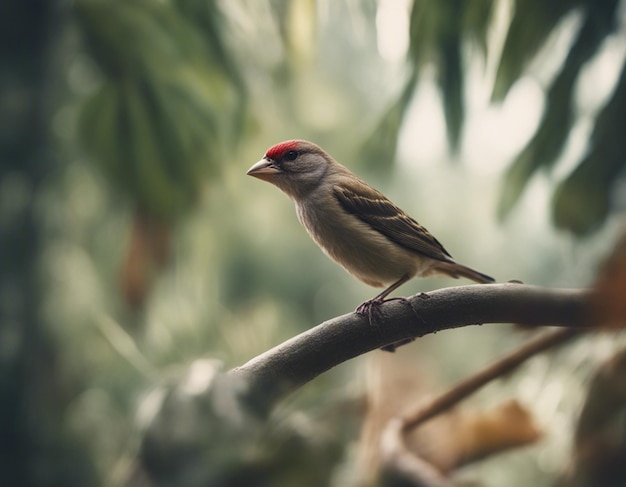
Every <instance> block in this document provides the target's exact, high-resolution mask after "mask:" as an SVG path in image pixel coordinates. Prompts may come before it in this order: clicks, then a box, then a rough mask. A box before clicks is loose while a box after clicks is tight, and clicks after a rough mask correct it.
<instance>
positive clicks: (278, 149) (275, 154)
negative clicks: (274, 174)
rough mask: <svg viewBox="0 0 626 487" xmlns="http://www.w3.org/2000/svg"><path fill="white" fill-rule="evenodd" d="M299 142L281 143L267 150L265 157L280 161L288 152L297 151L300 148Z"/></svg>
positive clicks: (288, 141)
mask: <svg viewBox="0 0 626 487" xmlns="http://www.w3.org/2000/svg"><path fill="white" fill-rule="evenodd" d="M298 145H299V143H298V141H297V140H287V141H285V142H281V143H280V144H276V145H275V146H273V147H270V148H269V149H267V152H266V153H265V157H268V158H270V159H273V160H278V159H280V158H281V157H282V156H283V155H284V154H285V153H286V152H288V151H290V150H296V149H297V148H298Z"/></svg>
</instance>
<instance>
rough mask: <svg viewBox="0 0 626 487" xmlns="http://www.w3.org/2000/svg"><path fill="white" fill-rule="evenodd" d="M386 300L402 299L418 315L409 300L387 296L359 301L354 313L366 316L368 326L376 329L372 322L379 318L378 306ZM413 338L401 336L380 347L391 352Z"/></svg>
mask: <svg viewBox="0 0 626 487" xmlns="http://www.w3.org/2000/svg"><path fill="white" fill-rule="evenodd" d="M388 301H402V302H403V303H405V304H407V305H409V306H410V308H411V309H412V310H413V313H415V315H416V316H419V315H418V314H417V311H416V309H415V307H414V306H413V305H412V304H411V301H409V300H408V299H407V298H403V297H396V298H388V299H384V298H380V297H376V298H373V299H370V300H368V301H365V302H364V303H361V304H360V305H359V306H358V307H357V308H356V310H355V313H356V314H358V315H361V316H367V317H368V319H369V322H370V326H374V327H376V328H377V329H378V325H376V324H375V323H374V319H375V318H380V316H381V311H380V306H381V305H382V304H383V303H386V302H388ZM414 340H415V338H403V339H402V340H398V341H397V342H393V343H390V344H389V345H385V346H384V347H381V348H380V349H381V350H383V351H385V352H392V353H393V352H395V351H396V348H398V347H400V346H402V345H406V344H407V343H411V342H412V341H414Z"/></svg>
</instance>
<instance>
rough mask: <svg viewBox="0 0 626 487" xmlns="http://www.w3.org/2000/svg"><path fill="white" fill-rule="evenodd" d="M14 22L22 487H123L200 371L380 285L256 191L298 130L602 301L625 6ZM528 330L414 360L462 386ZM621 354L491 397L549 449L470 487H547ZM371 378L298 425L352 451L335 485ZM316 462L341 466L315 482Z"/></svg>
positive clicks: (168, 12)
mask: <svg viewBox="0 0 626 487" xmlns="http://www.w3.org/2000/svg"><path fill="white" fill-rule="evenodd" d="M0 11H1V13H2V15H0V19H1V20H0V27H1V28H0V32H1V37H2V40H3V42H2V54H3V55H2V56H1V57H0V106H1V107H2V110H0V151H1V152H0V154H1V156H0V170H1V173H0V174H1V180H0V241H1V242H2V244H1V245H0V264H1V267H0V279H1V285H0V381H1V389H0V394H1V398H0V409H1V414H0V422H1V428H2V429H1V433H2V434H1V436H0V442H1V446H0V449H1V450H2V458H1V459H0V478H3V479H6V482H5V481H4V480H3V482H2V483H3V485H11V486H13V485H15V486H27V485H28V486H48V485H50V486H52V485H65V486H69V485H81V486H84V485H117V484H119V483H121V482H123V480H124V479H125V478H126V477H127V476H128V471H129V470H132V467H131V465H132V464H133V462H134V458H135V457H136V455H137V451H138V448H139V444H140V438H141V425H142V424H143V423H145V421H146V415H147V413H146V412H145V410H146V409H147V408H146V407H144V408H143V409H142V405H145V404H146V403H147V402H149V401H148V399H147V398H149V397H150V393H151V391H153V390H154V389H155V387H157V386H158V385H159V384H163V382H164V381H166V380H167V378H168V377H171V376H174V375H176V374H177V372H178V371H180V370H183V369H184V368H185V367H186V366H187V365H189V364H190V363H192V362H193V361H194V360H196V359H199V358H201V357H212V358H217V359H219V360H221V361H222V362H223V363H224V367H225V368H226V369H228V368H230V367H234V366H236V365H238V364H241V363H243V362H245V361H247V360H248V359H250V358H252V357H254V356H255V355H257V354H259V353H261V352H263V351H265V350H267V349H269V348H271V347H272V346H274V345H276V344H278V343H280V342H281V341H283V340H285V339H287V338H289V337H291V336H293V335H295V334H297V333H299V332H301V331H304V330H306V329H307V328H309V327H311V326H313V325H315V324H317V323H319V322H321V321H323V320H326V319H329V318H331V317H333V316H336V315H339V314H343V313H347V312H349V311H351V310H353V309H354V308H355V307H356V306H357V305H358V304H359V303H360V302H362V301H363V300H365V299H367V298H369V297H371V296H372V295H373V294H374V293H375V292H376V291H375V290H374V289H371V288H368V287H367V286H365V285H363V284H361V283H359V282H356V281H355V280H354V279H353V278H351V277H350V276H348V275H347V274H346V273H345V272H344V271H343V270H342V269H341V268H339V267H338V266H336V265H335V264H334V263H332V262H330V261H329V260H328V259H327V258H326V257H325V256H324V255H323V254H322V253H321V252H320V251H319V250H318V249H317V247H316V246H315V245H314V244H313V243H312V242H311V241H310V239H309V238H308V236H307V235H306V233H305V232H304V230H303V229H302V228H301V227H300V226H299V224H298V222H297V220H296V217H295V214H294V210H293V207H292V204H291V203H290V201H289V200H288V199H287V198H285V196H284V195H282V194H281V193H280V192H278V191H277V190H276V189H275V188H272V187H271V186H269V185H267V184H262V183H260V182H259V181H257V180H254V179H252V178H249V177H246V176H245V172H246V170H247V169H248V168H249V166H250V165H252V163H254V162H255V161H257V160H258V159H259V158H260V157H261V156H262V155H263V153H264V152H265V150H266V149H267V148H268V147H270V146H271V145H273V144H275V143H277V142H279V141H282V140H285V139H290V138H304V139H309V140H312V141H314V142H316V143H318V144H319V145H321V146H322V147H324V148H325V149H326V150H327V151H328V152H329V153H331V154H332V155H333V156H334V157H335V158H337V159H338V160H339V161H340V162H342V163H344V164H345V165H347V166H348V167H349V168H351V169H352V170H354V171H355V172H357V173H359V174H360V175H361V176H363V177H364V178H365V179H367V180H369V181H370V182H372V183H373V184H375V185H376V186H377V187H378V188H379V189H381V190H382V191H383V192H385V193H386V194H387V195H388V196H390V197H391V198H392V199H393V200H394V201H395V202H396V203H397V204H399V205H400V206H401V207H402V208H404V209H405V210H406V211H407V212H408V213H410V214H411V215H412V216H414V217H415V218H416V219H417V220H418V221H420V223H422V224H424V225H425V226H426V227H427V228H428V229H429V230H430V231H431V232H432V233H433V234H435V235H436V236H437V237H438V238H439V239H440V240H441V241H442V242H443V243H444V245H445V246H446V248H447V249H448V250H449V251H450V252H451V253H452V255H454V256H455V258H457V259H458V260H459V261H461V262H463V263H466V264H468V265H470V266H472V267H475V268H477V269H480V270H481V271H483V272H485V273H487V274H490V275H493V276H494V277H495V278H496V279H497V280H498V281H506V280H509V279H520V280H522V281H524V282H526V283H532V284H539V285H545V286H549V287H584V286H586V285H588V284H589V283H590V282H591V281H592V279H593V276H594V274H595V270H596V268H597V265H598V262H599V261H600V259H601V258H602V256H604V255H606V254H607V253H608V252H609V251H610V250H611V248H612V245H613V242H614V240H615V236H616V235H617V234H618V232H619V230H620V227H621V226H622V224H623V214H624V208H625V207H626V198H625V197H624V194H626V191H625V190H624V184H625V182H624V178H623V168H624V164H625V161H626V137H624V127H626V74H625V72H626V71H625V68H624V66H625V65H624V55H625V53H626V31H625V25H624V23H625V14H624V5H623V2H622V3H620V2H617V1H608V0H605V1H602V2H591V1H590V0H589V1H584V0H580V1H573V0H567V1H565V0H561V1H557V2H544V1H540V0H528V1H524V2H522V1H513V0H511V1H496V0H471V1H466V2H461V1H458V0H445V1H443V0H438V1H437V0H423V1H415V4H413V2H412V1H411V0H397V1H396V0H356V1H347V0H346V1H331V0H319V1H315V0H293V1H279V0H257V1H251V0H248V1H245V0H229V1H215V2H213V1H209V0H204V1H202V0H76V1H73V2H70V1H61V0H59V1H56V2H54V1H50V2H48V1H44V0H39V1H35V0H33V1H31V2H23V1H21V0H6V1H5V2H3V4H2V7H0ZM455 284H457V282H454V281H449V280H444V279H429V280H424V281H414V282H411V283H409V284H407V285H405V286H403V288H402V290H401V292H402V293H403V294H405V295H408V294H413V293H416V292H419V291H427V290H431V289H435V288H438V287H443V286H450V285H455ZM469 340H471V343H472V346H471V348H468V347H467V343H468V341H469ZM519 340H520V335H519V334H517V333H514V332H512V331H511V330H510V329H509V328H508V327H503V326H502V327H482V328H480V329H476V328H468V329H461V330H455V331H453V332H448V333H442V334H438V335H437V336H433V337H428V338H425V339H423V340H420V341H418V343H416V344H414V345H411V346H410V347H405V348H406V351H403V352H402V353H401V354H400V355H407V354H408V355H409V356H411V357H415V356H419V360H418V361H417V362H416V363H415V364H414V365H415V367H416V370H420V373H419V374H420V375H426V376H428V379H429V382H431V383H432V384H433V387H434V388H435V389H440V388H441V387H443V385H444V384H446V383H450V382H451V381H453V380H456V379H459V378H460V377H463V376H464V375H465V374H467V373H468V371H471V370H474V369H476V368H477V367H479V366H480V365H481V364H485V363H487V362H488V361H489V358H490V357H493V356H494V355H496V354H498V353H500V352H501V351H503V350H505V349H507V348H510V347H511V346H512V345H513V344H515V343H517V342H518V341H519ZM612 347H614V339H613V338H610V337H606V336H605V337H597V338H594V339H593V340H588V341H586V342H585V343H584V344H578V345H575V346H573V347H570V349H568V350H567V351H566V352H563V353H561V354H560V355H559V356H558V357H556V358H553V359H550V360H548V359H546V358H544V359H538V360H536V361H534V362H532V363H531V364H529V365H528V367H527V368H526V370H525V371H524V372H522V373H521V374H520V376H519V377H516V378H511V379H509V380H507V381H504V382H503V383H500V384H499V385H498V386H493V387H491V388H490V389H489V390H488V391H486V392H485V393H484V394H483V396H481V398H478V399H476V401H477V402H478V403H481V401H482V403H485V404H487V403H490V402H491V401H492V400H493V398H494V397H508V396H510V395H514V396H516V397H518V399H519V400H520V401H522V402H527V403H529V405H530V406H533V407H532V409H533V412H534V413H535V414H536V416H537V419H538V422H539V423H541V424H543V425H548V426H549V428H548V430H549V435H547V437H546V438H544V440H543V441H542V442H541V443H540V444H538V445H537V446H535V447H533V448H531V449H526V450H524V451H523V452H522V453H513V454H510V455H507V456H505V457H497V459H493V460H489V461H487V462H484V463H483V464H481V465H480V466H478V467H475V468H474V470H472V471H471V472H469V474H468V475H469V479H470V481H473V482H476V483H477V484H478V485H494V486H495V485H509V486H514V485H520V486H521V485H529V484H532V485H552V482H553V479H554V478H555V476H556V475H557V473H558V472H559V471H560V470H561V469H562V468H564V466H565V465H566V464H567V461H568V458H569V457H568V455H569V450H568V449H569V441H570V440H571V435H572V421H573V418H574V415H575V413H576V411H577V410H578V408H579V407H580V401H581V400H582V396H583V395H584V380H585V378H586V377H587V376H588V375H589V373H590V372H589V371H590V370H591V369H592V368H593V365H594V363H597V362H598V361H599V360H601V359H602V358H604V357H606V356H608V355H609V354H610V353H611V350H612V349H613V348H612ZM375 353H379V352H375ZM416 360H417V359H416ZM367 361H368V358H359V359H357V360H354V361H352V362H350V363H349V364H346V365H344V366H342V367H339V368H337V369H336V370H334V371H331V372H330V373H328V374H325V375H324V376H323V377H321V378H319V379H317V380H316V381H314V382H313V383H312V384H310V385H308V386H307V387H306V388H305V389H304V390H303V391H301V392H299V393H298V394H297V395H296V397H294V398H292V399H290V400H289V401H288V404H286V405H283V406H281V410H280V412H278V413H276V415H277V416H278V417H279V418H280V421H287V419H285V418H290V420H293V421H294V422H296V423H297V424H298V425H299V426H298V427H299V428H301V429H302V431H304V433H303V434H302V437H303V438H306V441H307V442H308V441H310V442H313V443H315V442H318V443H319V444H326V445H332V448H329V449H328V452H327V458H325V460H324V461H325V462H326V463H324V464H323V465H324V466H323V468H324V469H325V471H326V472H327V474H328V477H324V478H325V480H324V482H326V481H327V482H329V483H332V485H363V482H365V481H364V480H363V479H362V477H363V475H361V474H362V470H363V469H362V467H361V466H359V464H358V461H357V459H356V457H357V456H358V455H357V454H355V453H354V451H355V450H356V449H358V446H357V443H358V436H359V435H358V431H359V423H360V415H359V413H358V412H354V413H351V414H348V417H349V418H350V420H349V421H346V420H345V416H346V413H345V412H343V413H341V412H340V411H341V408H340V407H339V406H338V404H343V403H344V402H345V401H348V400H353V399H355V398H356V399H358V398H361V397H362V396H363V394H364V391H365V390H366V388H367V380H368V377H367V375H368V372H367V371H368V370H370V369H368V364H367V363H366V362H367ZM369 367H371V364H370V365H369ZM357 409H358V408H357ZM142 411H143V412H142ZM275 420H276V419H275ZM280 421H278V422H279V423H280ZM318 436H320V437H323V438H322V439H320V438H318ZM328 437H332V439H331V440H329V439H328ZM324 438H325V439H324ZM324 442H326V443H324ZM305 464H306V463H305ZM306 465H308V464H306ZM307 468H310V469H313V470H319V469H320V466H319V464H318V465H308V467H307V466H303V467H302V468H301V469H299V470H298V474H296V477H295V478H296V479H297V478H298V477H297V475H302V478H307V476H310V475H311V474H310V472H308V471H307ZM319 482H322V481H321V480H320V481H319ZM263 485H265V484H263ZM267 485H296V484H295V483H292V484H289V483H281V482H279V481H275V482H274V483H271V482H270V483H269V484H267ZM317 485H323V483H318V484H317Z"/></svg>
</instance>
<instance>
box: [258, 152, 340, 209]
mask: <svg viewBox="0 0 626 487" xmlns="http://www.w3.org/2000/svg"><path fill="white" fill-rule="evenodd" d="M333 164H336V163H335V162H334V161H333V159H332V158H331V157H330V156H329V155H328V154H326V153H325V152H324V151H323V150H322V149H321V148H320V147H318V146H317V145H315V144H313V143H312V142H307V141H306V140H288V141H285V142H281V143H280V144H276V145H275V146H273V147H270V148H269V149H268V150H267V152H266V153H265V155H264V156H263V158H262V159H261V160H260V161H259V162H257V163H256V164H254V165H253V166H252V167H251V168H250V169H249V170H248V172H247V173H246V174H248V175H249V176H254V177H255V178H259V179H262V180H263V181H267V182H268V183H272V184H273V185H274V186H276V187H278V188H279V189H281V190H282V191H284V192H285V193H287V194H288V195H289V196H291V197H296V198H297V197H302V196H304V195H305V194H307V193H308V192H310V191H312V190H314V189H315V188H317V187H318V185H319V184H320V183H321V181H322V179H323V177H324V175H325V174H326V173H327V171H328V170H329V168H330V167H331V166H332V165H333Z"/></svg>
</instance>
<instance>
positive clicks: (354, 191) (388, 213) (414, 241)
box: [334, 178, 454, 262]
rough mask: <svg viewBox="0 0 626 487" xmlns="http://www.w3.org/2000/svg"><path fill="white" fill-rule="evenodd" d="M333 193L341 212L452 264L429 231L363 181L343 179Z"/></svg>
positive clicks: (429, 255)
mask: <svg viewBox="0 0 626 487" xmlns="http://www.w3.org/2000/svg"><path fill="white" fill-rule="evenodd" d="M334 193H335V196H336V197H337V200H338V201H339V203H340V204H341V206H342V207H343V209H344V210H346V211H347V212H348V213H351V214H352V215H355V216H356V217H358V218H359V219H361V220H362V221H363V222H365V223H367V224H368V225H370V226H371V227H372V228H373V229H374V230H376V231H378V232H380V233H382V234H383V235H384V236H385V237H387V238H388V239H389V240H391V241H393V242H395V243H397V244H398V245H401V246H403V247H405V248H407V249H409V250H411V251H413V252H418V253H420V254H424V255H426V256H427V257H430V258H432V259H436V260H441V261H444V262H454V261H453V259H452V256H451V255H450V254H449V253H448V251H447V250H446V249H445V248H444V247H443V245H441V244H440V243H439V241H438V240H437V239H436V238H435V237H433V236H432V235H431V234H430V232H428V230H426V229H425V228H424V227H423V226H422V225H420V224H419V223H417V222H416V221H415V220H414V219H413V218H411V217H410V216H409V215H407V214H406V213H405V212H404V211H402V210H401V209H400V208H398V207H397V206H396V205H394V204H393V203H392V202H391V201H389V199H387V197H385V195H383V194H382V193H380V192H379V191H377V190H375V189H374V188H372V187H371V186H369V185H368V184H367V183H365V182H364V181H361V180H360V179H356V178H354V179H353V178H346V179H345V180H343V181H342V184H341V186H335V187H334Z"/></svg>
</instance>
